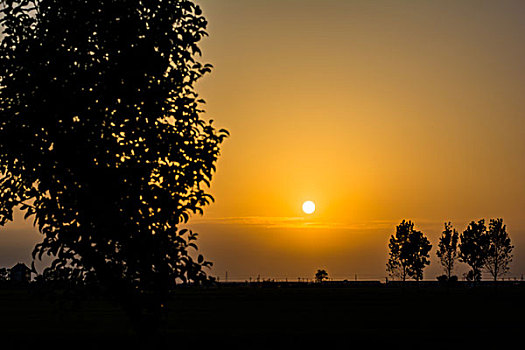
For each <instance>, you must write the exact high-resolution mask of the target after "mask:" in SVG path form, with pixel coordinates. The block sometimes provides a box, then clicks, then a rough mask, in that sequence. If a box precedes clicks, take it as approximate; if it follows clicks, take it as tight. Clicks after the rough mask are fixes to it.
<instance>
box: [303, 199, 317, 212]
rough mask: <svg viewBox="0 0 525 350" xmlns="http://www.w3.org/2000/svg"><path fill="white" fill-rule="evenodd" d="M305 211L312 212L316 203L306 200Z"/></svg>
mask: <svg viewBox="0 0 525 350" xmlns="http://www.w3.org/2000/svg"><path fill="white" fill-rule="evenodd" d="M303 211H304V212H305V213H306V214H312V213H313V212H314V211H315V203H314V202H312V201H306V202H304V203H303Z"/></svg>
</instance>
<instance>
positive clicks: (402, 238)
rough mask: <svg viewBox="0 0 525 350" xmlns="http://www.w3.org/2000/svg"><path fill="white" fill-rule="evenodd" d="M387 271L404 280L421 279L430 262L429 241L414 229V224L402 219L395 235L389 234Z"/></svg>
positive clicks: (430, 246)
mask: <svg viewBox="0 0 525 350" xmlns="http://www.w3.org/2000/svg"><path fill="white" fill-rule="evenodd" d="M388 248H389V259H388V262H387V271H388V272H389V273H390V275H391V276H395V277H398V278H401V280H403V281H405V280H406V278H407V277H412V278H414V279H415V280H416V281H419V280H422V279H423V270H424V268H425V267H426V266H427V265H429V264H430V259H429V252H430V249H431V248H432V245H431V244H430V241H429V240H428V238H427V237H425V236H424V235H423V233H422V232H421V231H417V230H414V224H413V223H412V222H411V221H410V220H409V221H405V220H403V221H402V222H401V223H400V224H399V225H398V226H397V227H396V233H395V235H392V236H390V242H389V244H388Z"/></svg>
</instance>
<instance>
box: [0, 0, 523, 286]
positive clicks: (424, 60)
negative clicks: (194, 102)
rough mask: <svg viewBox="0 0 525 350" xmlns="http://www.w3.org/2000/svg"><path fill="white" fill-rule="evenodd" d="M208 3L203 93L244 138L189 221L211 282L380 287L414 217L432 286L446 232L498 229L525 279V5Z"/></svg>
mask: <svg viewBox="0 0 525 350" xmlns="http://www.w3.org/2000/svg"><path fill="white" fill-rule="evenodd" d="M197 2H198V3H200V4H201V5H202V7H203V10H204V13H205V15H206V16H207V18H208V21H209V34H210V36H209V38H207V39H205V40H204V41H203V43H202V45H201V47H202V49H203V52H204V57H203V58H204V61H206V62H209V63H212V64H213V65H214V66H215V69H214V71H213V72H212V74H210V75H209V76H207V77H206V78H204V79H203V80H202V81H201V83H199V86H198V90H199V91H200V92H201V95H202V96H203V97H204V99H205V100H206V101H207V105H206V110H207V113H206V116H207V117H208V118H211V119H214V120H215V123H216V124H217V125H218V126H220V127H225V128H227V129H229V130H230V132H231V134H232V136H231V137H230V138H229V139H227V141H226V142H225V144H224V146H223V150H222V157H221V159H220V161H219V164H218V172H217V174H216V177H215V180H214V182H213V184H212V193H213V194H214V196H215V199H216V202H215V203H214V204H212V205H211V206H209V207H208V208H207V210H206V214H205V216H204V217H194V218H193V219H194V220H193V221H191V222H192V223H191V225H190V226H191V227H193V228H195V229H196V231H197V232H199V234H200V243H199V246H200V247H201V252H202V253H203V254H204V255H205V256H206V257H207V258H208V259H210V260H212V261H213V262H214V263H215V265H214V268H213V270H212V273H214V274H216V275H218V276H221V279H223V278H224V274H225V272H226V271H228V275H229V277H230V279H238V280H246V279H248V278H249V277H252V278H256V277H257V275H260V276H261V278H276V279H277V278H289V279H292V280H295V279H296V278H297V277H308V278H313V275H314V273H315V271H316V270H317V269H318V268H324V269H326V270H327V271H328V273H329V275H330V276H331V277H334V278H338V279H344V278H348V279H353V278H354V276H355V274H358V276H359V277H360V278H374V279H383V278H384V276H386V272H385V263H386V260H387V255H388V252H387V243H388V238H389V236H390V235H391V234H392V233H393V232H394V230H395V226H396V225H397V224H398V223H399V222H400V221H401V220H402V219H410V220H412V221H414V222H415V224H416V227H417V228H419V229H421V230H422V231H423V232H424V233H425V234H426V235H428V236H429V238H430V240H431V242H432V244H433V249H432V251H431V254H432V260H433V261H432V264H431V266H430V267H429V268H427V270H426V273H425V278H427V279H434V278H435V276H436V275H438V274H440V268H439V265H438V264H437V261H436V259H435V248H436V246H437V239H438V236H439V235H440V233H441V231H442V227H443V222H444V221H452V223H453V224H454V225H455V227H456V228H457V229H458V231H460V232H461V231H463V230H464V229H465V227H466V225H467V223H468V222H469V221H471V220H478V219H480V218H485V219H487V220H488V219H490V218H495V217H503V218H504V221H505V223H506V224H507V229H508V231H509V233H510V235H511V238H512V240H513V243H514V245H515V246H516V248H515V250H514V262H513V264H512V269H511V273H510V276H516V277H520V276H521V274H522V273H525V217H524V215H523V214H524V209H525V186H524V183H523V181H524V179H525V163H524V161H523V160H524V155H525V98H524V96H525V41H524V35H525V2H523V1H497V2H496V1H365V0H361V1H351V0H344V1H343V0H338V1H336V0H324V1H313V0H265V1H260V0H221V1H216V0H200V1H197ZM306 200H312V201H314V202H315V204H316V211H315V213H314V214H312V215H306V214H304V213H303V211H302V208H301V206H302V203H303V202H304V201H306ZM0 231H1V232H0V265H11V264H14V263H16V262H18V261H25V262H30V256H29V253H30V252H31V249H32V245H33V244H34V243H35V242H36V241H37V240H38V239H39V235H38V233H35V231H34V229H32V228H31V224H30V223H24V222H23V220H21V219H19V220H17V221H16V222H15V223H12V224H10V225H9V226H7V227H6V228H0ZM464 270H465V268H464V265H463V264H461V268H460V269H459V271H458V272H459V273H462V272H463V271H464Z"/></svg>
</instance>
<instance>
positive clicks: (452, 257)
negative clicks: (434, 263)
mask: <svg viewBox="0 0 525 350" xmlns="http://www.w3.org/2000/svg"><path fill="white" fill-rule="evenodd" d="M444 225H445V229H444V231H443V233H442V234H441V237H440V238H439V244H438V250H437V252H436V255H437V256H438V258H439V261H440V263H441V266H443V269H444V270H445V273H446V276H447V279H450V277H451V275H452V271H453V270H454V264H455V262H456V260H457V258H458V240H459V234H458V231H456V229H455V228H453V227H452V224H451V223H450V222H445V224H444Z"/></svg>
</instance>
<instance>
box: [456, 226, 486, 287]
mask: <svg viewBox="0 0 525 350" xmlns="http://www.w3.org/2000/svg"><path fill="white" fill-rule="evenodd" d="M486 230H487V228H486V226H485V220H484V219H481V220H479V221H478V222H475V221H472V222H471V223H470V224H469V225H468V227H467V229H466V230H465V231H463V233H462V234H461V236H460V240H461V243H460V244H459V260H460V261H461V262H464V263H466V264H467V265H469V266H470V271H469V272H468V274H467V279H468V280H471V281H480V280H481V272H482V271H483V267H484V266H485V260H486V258H487V250H488V241H487V235H486V232H485V231H486Z"/></svg>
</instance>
